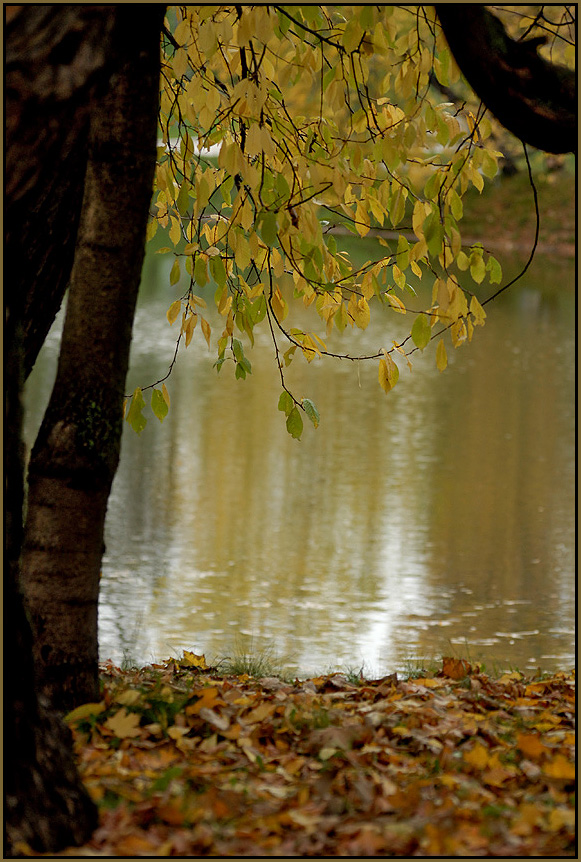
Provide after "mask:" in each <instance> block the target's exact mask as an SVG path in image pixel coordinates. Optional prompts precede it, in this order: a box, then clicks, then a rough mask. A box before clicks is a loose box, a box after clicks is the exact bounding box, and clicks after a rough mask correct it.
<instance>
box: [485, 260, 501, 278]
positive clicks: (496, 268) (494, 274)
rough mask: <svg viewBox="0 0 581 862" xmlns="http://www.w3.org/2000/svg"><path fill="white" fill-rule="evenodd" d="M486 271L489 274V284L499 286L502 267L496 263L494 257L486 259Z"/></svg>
mask: <svg viewBox="0 0 581 862" xmlns="http://www.w3.org/2000/svg"><path fill="white" fill-rule="evenodd" d="M486 270H487V272H489V273H490V276H489V278H490V283H491V284H500V282H501V281H502V267H501V265H500V264H499V262H498V261H497V259H496V258H495V257H492V255H490V257H489V258H488V263H487V264H486Z"/></svg>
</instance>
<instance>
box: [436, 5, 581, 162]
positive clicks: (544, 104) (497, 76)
mask: <svg viewBox="0 0 581 862" xmlns="http://www.w3.org/2000/svg"><path fill="white" fill-rule="evenodd" d="M435 9H436V13H437V15H438V18H439V20H440V24H441V26H442V30H443V31H444V35H445V36H446V40H447V42H448V45H449V47H450V50H451V51H452V54H453V55H454V58H455V60H456V62H457V63H458V66H459V67H460V69H461V70H462V73H463V75H464V77H465V78H466V80H467V81H468V83H469V84H470V86H471V87H472V88H473V90H474V91H475V93H476V94H477V95H478V96H479V97H480V98H481V99H482V101H483V102H484V104H485V105H486V107H487V108H489V110H490V111H491V112H492V113H493V114H494V116H495V117H496V119H497V120H498V121H499V122H500V123H502V125H503V126H504V127H505V128H506V129H508V130H509V132H512V134H513V135H516V137H517V138H520V140H522V141H524V142H525V143H527V144H531V145H532V146H534V147H538V149H540V150H545V152H548V153H569V152H575V150H576V149H577V90H576V76H575V73H574V72H573V71H570V70H569V69H565V68H563V67H561V66H556V65H553V64H551V63H548V62H547V61H546V60H544V59H543V58H542V57H540V56H539V55H538V54H537V48H538V44H537V42H536V41H535V40H534V39H532V40H530V41H529V42H527V41H526V40H525V41H523V42H516V41H514V40H513V39H511V38H510V37H509V36H508V35H507V33H506V31H505V29H504V27H503V25H502V23H501V22H500V21H499V20H498V18H496V16H494V15H493V14H492V13H491V12H489V11H488V9H486V7H485V6H482V5H481V4H479V3H462V4H455V3H442V4H436V7H435Z"/></svg>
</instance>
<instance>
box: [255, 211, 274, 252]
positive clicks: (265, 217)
mask: <svg viewBox="0 0 581 862" xmlns="http://www.w3.org/2000/svg"><path fill="white" fill-rule="evenodd" d="M257 221H258V224H259V227H258V233H259V235H260V238H261V239H262V240H263V242H265V243H266V245H268V246H269V247H270V248H272V247H273V246H275V245H276V243H277V226H276V213H271V212H266V211H265V210H263V211H262V212H261V213H260V214H259V216H258V219H257Z"/></svg>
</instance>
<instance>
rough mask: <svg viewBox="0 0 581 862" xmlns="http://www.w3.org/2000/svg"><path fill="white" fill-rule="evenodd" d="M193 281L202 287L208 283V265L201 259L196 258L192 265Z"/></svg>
mask: <svg viewBox="0 0 581 862" xmlns="http://www.w3.org/2000/svg"><path fill="white" fill-rule="evenodd" d="M194 279H195V281H196V284H199V285H200V287H203V286H204V285H205V284H207V283H208V264H207V261H205V260H204V258H203V257H197V258H196V263H195V264H194Z"/></svg>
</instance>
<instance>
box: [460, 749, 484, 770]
mask: <svg viewBox="0 0 581 862" xmlns="http://www.w3.org/2000/svg"><path fill="white" fill-rule="evenodd" d="M464 760H465V761H466V763H469V764H470V766H474V767H475V768H476V769H484V768H485V767H486V766H488V751H487V750H486V748H485V747H484V746H483V745H482V744H481V743H480V742H477V743H476V745H475V746H474V748H471V749H470V751H467V752H466V753H465V754H464Z"/></svg>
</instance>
